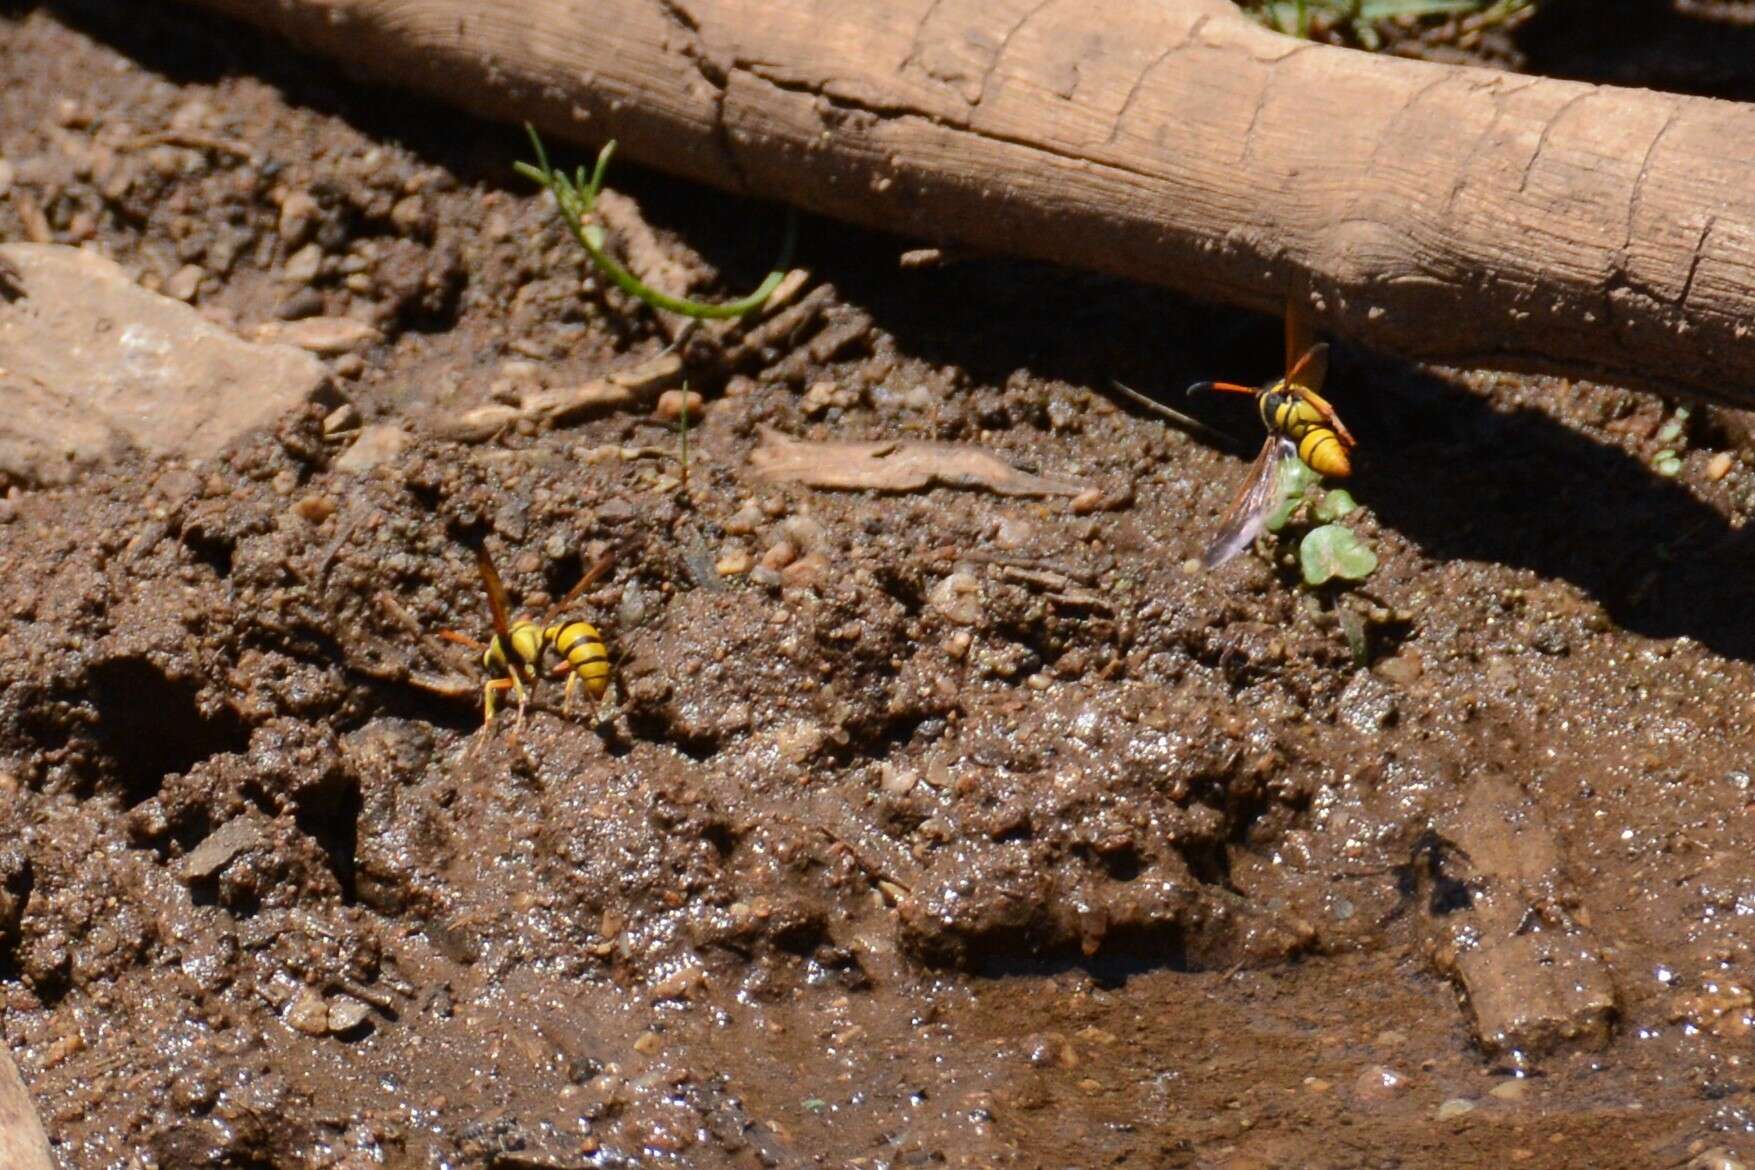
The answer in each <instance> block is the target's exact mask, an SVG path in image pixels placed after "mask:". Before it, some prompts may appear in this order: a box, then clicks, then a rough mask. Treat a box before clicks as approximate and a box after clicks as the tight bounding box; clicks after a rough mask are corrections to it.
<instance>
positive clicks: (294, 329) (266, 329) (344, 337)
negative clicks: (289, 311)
mask: <svg viewBox="0 0 1755 1170" xmlns="http://www.w3.org/2000/svg"><path fill="white" fill-rule="evenodd" d="M256 338H257V340H258V341H276V342H280V343H282V344H284V345H296V346H298V347H299V348H300V349H302V350H305V351H306V352H308V353H314V354H317V355H318V356H319V357H336V356H339V355H340V354H344V353H357V352H358V351H360V350H362V349H368V348H370V347H371V346H374V345H376V344H378V342H380V341H382V340H384V335H383V334H382V333H380V332H378V330H376V329H374V328H373V327H372V326H370V325H368V324H366V323H365V322H364V321H355V320H354V319H353V318H352V317H306V318H304V319H302V320H299V321H288V322H278V321H271V322H269V323H267V324H265V325H263V326H262V327H261V328H259V329H258V330H257V331H256Z"/></svg>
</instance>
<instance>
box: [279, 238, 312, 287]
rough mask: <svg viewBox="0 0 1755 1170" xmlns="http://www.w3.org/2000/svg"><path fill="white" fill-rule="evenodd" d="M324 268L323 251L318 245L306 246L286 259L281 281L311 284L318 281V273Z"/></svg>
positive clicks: (281, 272) (281, 271)
mask: <svg viewBox="0 0 1755 1170" xmlns="http://www.w3.org/2000/svg"><path fill="white" fill-rule="evenodd" d="M322 267H323V249H322V248H320V247H318V246H317V245H316V244H306V245H305V246H304V247H302V248H300V249H299V250H298V251H296V252H294V253H293V254H292V255H291V256H288V257H287V258H286V264H285V266H284V267H282V268H281V270H280V279H282V280H284V281H285V282H286V283H288V284H310V283H311V282H312V281H313V280H316V279H317V273H318V271H319V270H320V269H321V268H322Z"/></svg>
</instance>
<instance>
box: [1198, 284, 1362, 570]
mask: <svg viewBox="0 0 1755 1170" xmlns="http://www.w3.org/2000/svg"><path fill="white" fill-rule="evenodd" d="M1310 342H1311V337H1310V328H1309V322H1308V319H1307V318H1306V317H1304V315H1303V314H1302V313H1300V312H1298V311H1296V310H1295V309H1293V308H1291V307H1288V308H1287V311H1286V374H1285V376H1284V377H1283V378H1280V379H1279V380H1278V381H1276V382H1273V383H1271V384H1270V385H1267V386H1263V387H1260V388H1257V387H1254V386H1240V385H1237V384H1236V383H1234V382H1196V383H1195V384H1194V385H1193V386H1190V387H1189V388H1188V392H1189V393H1190V394H1194V393H1196V392H1199V391H1203V390H1218V391H1223V392H1226V393H1231V394H1252V395H1254V396H1255V406H1256V410H1257V411H1258V412H1259V413H1260V414H1261V423H1262V426H1264V427H1266V428H1267V438H1266V439H1265V440H1264V441H1263V442H1262V445H1261V452H1260V453H1259V454H1258V455H1256V457H1255V462H1254V463H1252V464H1251V465H1250V467H1249V474H1248V475H1246V476H1244V479H1243V485H1242V486H1241V487H1240V488H1238V490H1237V495H1236V496H1235V497H1234V498H1233V499H1232V500H1231V506H1230V507H1228V508H1226V509H1225V516H1224V518H1223V519H1222V520H1220V521H1219V530H1218V532H1217V533H1216V534H1214V536H1213V540H1212V543H1211V544H1209V545H1207V548H1206V551H1205V552H1204V553H1202V554H1201V564H1203V565H1205V566H1206V567H1207V568H1209V569H1212V568H1217V567H1218V566H1219V565H1222V564H1224V563H1225V562H1226V561H1228V560H1230V559H1231V558H1232V557H1234V556H1236V555H1237V554H1238V553H1240V552H1242V551H1243V550H1244V549H1246V548H1248V547H1249V546H1250V545H1251V544H1252V543H1254V541H1255V538H1256V537H1257V536H1260V535H1261V532H1262V529H1263V528H1264V527H1265V526H1266V524H1267V519H1268V515H1269V514H1270V513H1271V512H1272V511H1273V508H1274V504H1275V503H1276V501H1277V499H1278V497H1279V491H1278V488H1279V484H1280V472H1281V469H1282V468H1283V467H1285V466H1286V463H1287V461H1288V460H1295V459H1302V460H1303V461H1304V464H1305V466H1307V467H1309V468H1310V470H1312V471H1314V472H1316V473H1317V474H1318V475H1322V476H1327V477H1330V478H1333V479H1345V478H1346V477H1347V476H1349V475H1351V474H1352V472H1353V461H1352V457H1351V455H1350V454H1349V452H1351V451H1352V449H1353V447H1354V446H1355V443H1354V440H1353V436H1352V434H1351V432H1349V431H1348V430H1347V428H1346V425H1345V424H1344V423H1342V422H1341V420H1340V417H1339V416H1338V415H1336V414H1335V409H1334V407H1332V406H1330V405H1329V404H1328V401H1327V399H1325V398H1323V397H1322V394H1321V393H1320V391H1321V390H1322V383H1323V379H1324V378H1325V377H1326V376H1327V375H1328V346H1327V345H1326V344H1323V343H1318V344H1314V345H1313V344H1311V343H1310Z"/></svg>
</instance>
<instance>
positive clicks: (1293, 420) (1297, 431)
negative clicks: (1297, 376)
mask: <svg viewBox="0 0 1755 1170" xmlns="http://www.w3.org/2000/svg"><path fill="white" fill-rule="evenodd" d="M1259 402H1260V404H1261V421H1262V424H1263V425H1264V426H1266V427H1267V429H1268V430H1270V431H1272V432H1273V433H1274V434H1276V435H1284V436H1285V437H1286V438H1288V439H1290V440H1292V442H1293V443H1295V444H1296V445H1297V447H1298V458H1300V459H1302V460H1304V463H1305V466H1307V467H1309V468H1310V470H1312V471H1314V472H1316V473H1317V474H1318V475H1326V476H1330V477H1332V478H1334V479H1345V478H1346V477H1347V476H1348V475H1351V474H1352V472H1353V461H1352V460H1351V459H1349V458H1348V457H1347V448H1346V445H1345V444H1343V443H1342V442H1341V438H1340V436H1339V435H1337V434H1335V432H1334V428H1332V427H1330V426H1329V425H1328V423H1327V422H1326V421H1324V419H1323V417H1322V412H1321V411H1319V410H1317V409H1316V408H1315V407H1314V406H1312V405H1310V403H1308V402H1306V401H1304V399H1302V398H1300V397H1298V396H1297V395H1296V394H1287V393H1286V392H1284V391H1281V390H1268V391H1265V392H1264V393H1263V394H1262V396H1261V398H1260V399H1259Z"/></svg>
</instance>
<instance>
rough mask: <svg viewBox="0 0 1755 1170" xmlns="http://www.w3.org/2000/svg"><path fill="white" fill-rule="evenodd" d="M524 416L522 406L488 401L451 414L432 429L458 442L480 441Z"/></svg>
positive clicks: (514, 423) (492, 435)
mask: <svg viewBox="0 0 1755 1170" xmlns="http://www.w3.org/2000/svg"><path fill="white" fill-rule="evenodd" d="M526 417H528V416H527V415H526V414H525V412H524V409H523V407H519V406H508V405H506V404H505V403H503V402H490V403H488V404H487V405H486V406H478V407H475V408H474V409H473V410H466V411H464V412H463V413H462V414H457V415H452V416H451V417H450V418H447V419H445V420H444V421H442V422H440V423H439V424H438V425H437V426H435V427H434V428H433V430H434V432H435V433H437V434H438V436H439V437H440V438H441V439H450V440H452V441H454V442H458V443H481V442H485V441H486V440H488V439H491V438H493V437H494V436H495V435H497V434H500V433H501V432H502V431H504V430H505V429H506V428H507V427H511V426H515V425H516V424H517V423H518V422H519V421H520V420H521V419H524V418H526Z"/></svg>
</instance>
